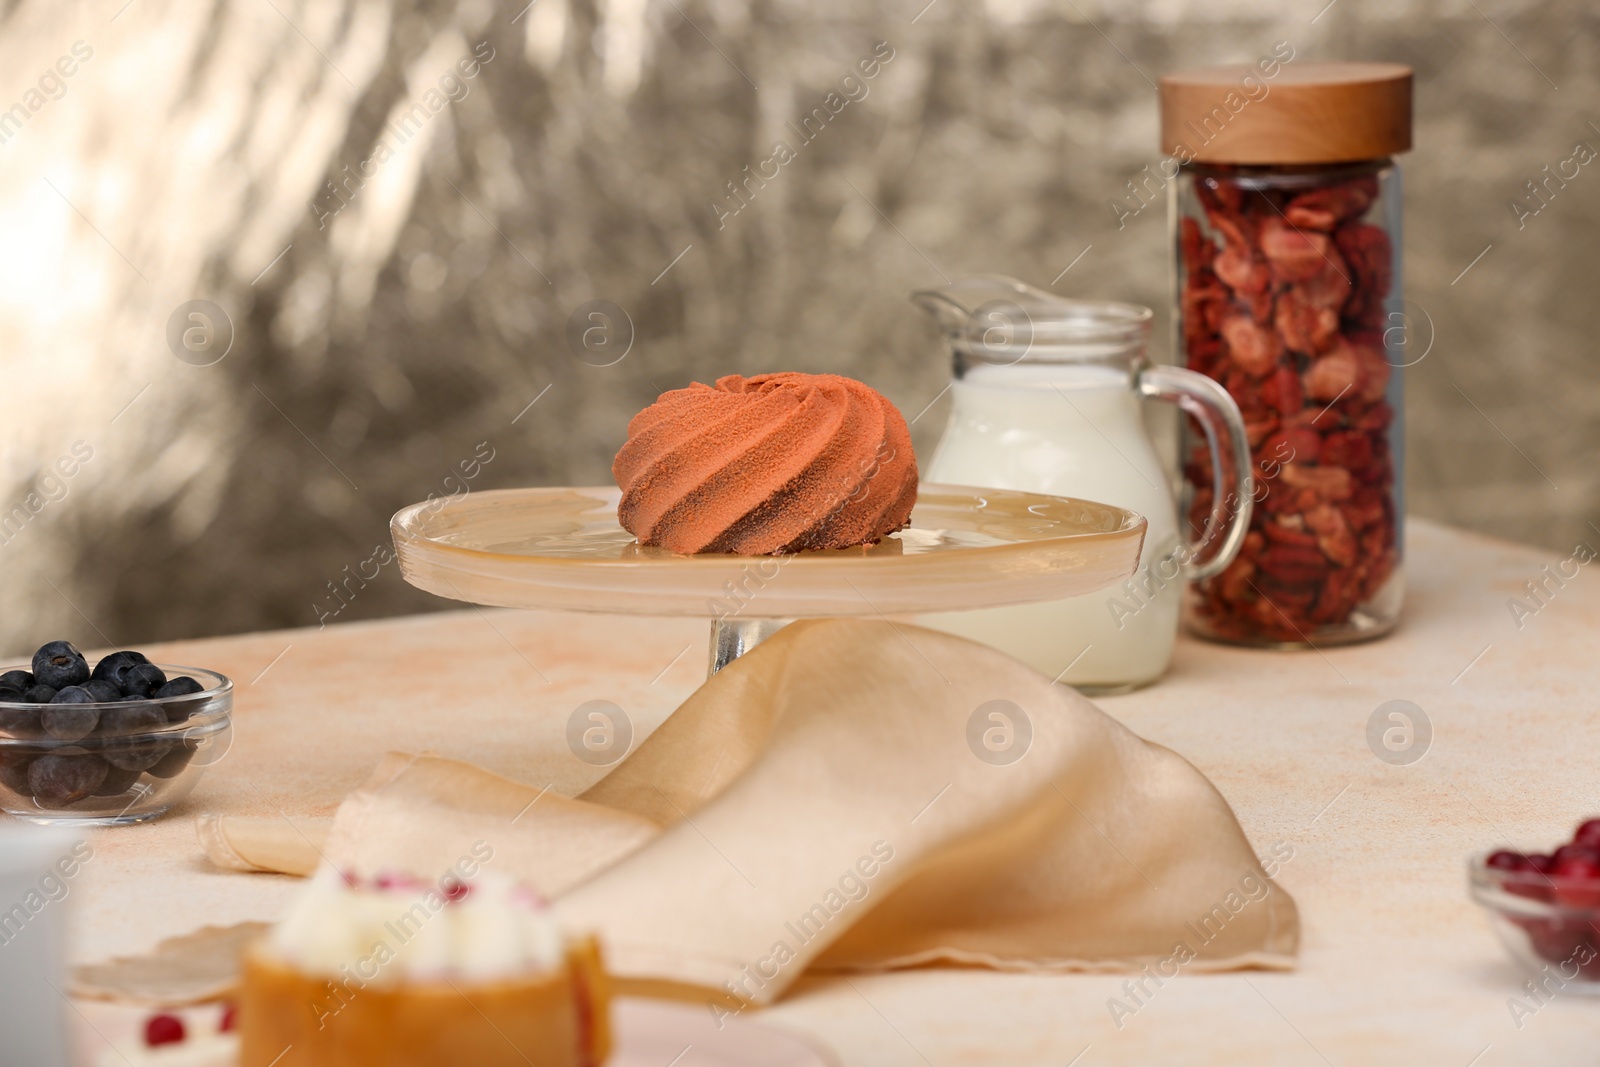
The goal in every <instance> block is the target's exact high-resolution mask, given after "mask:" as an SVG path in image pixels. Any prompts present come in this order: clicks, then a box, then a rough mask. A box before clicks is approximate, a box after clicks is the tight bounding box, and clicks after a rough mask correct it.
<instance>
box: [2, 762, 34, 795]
mask: <svg viewBox="0 0 1600 1067" xmlns="http://www.w3.org/2000/svg"><path fill="white" fill-rule="evenodd" d="M33 758H34V755H33V753H31V752H0V786H5V787H6V788H7V789H9V790H11V791H12V792H13V793H20V794H22V795H23V796H25V797H31V796H32V795H33V790H32V789H30V788H29V787H28V766H29V765H30V764H32V763H33Z"/></svg>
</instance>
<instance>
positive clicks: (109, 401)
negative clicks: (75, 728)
mask: <svg viewBox="0 0 1600 1067" xmlns="http://www.w3.org/2000/svg"><path fill="white" fill-rule="evenodd" d="M916 6H917V5H912V7H911V8H907V9H905V10H902V9H900V7H899V6H898V5H891V4H886V3H885V4H868V5H866V6H865V7H863V6H862V5H860V4H850V5H846V4H844V3H843V2H842V0H836V2H832V3H824V4H822V5H820V6H818V5H815V4H812V5H801V4H798V3H755V4H742V3H715V4H713V3H699V2H696V3H685V4H682V5H675V4H651V3H646V2H645V0H611V2H609V3H606V4H604V5H595V4H593V3H588V2H579V0H536V2H535V3H533V4H531V5H528V6H523V5H522V4H520V3H511V4H498V3H491V2H488V0H462V2H461V3H445V2H437V0H436V2H431V3H430V2H423V3H417V4H398V3H394V2H393V0H318V2H315V3H312V2H305V3H301V4H298V5H297V4H291V3H282V4H279V5H276V6H274V5H271V4H259V3H254V2H251V0H225V2H224V0H217V2H207V0H172V2H171V3H169V4H167V5H166V6H165V7H164V8H163V7H160V6H158V5H147V4H134V5H130V6H126V7H123V8H122V9H121V10H120V11H119V10H117V6H116V5H105V10H103V11H98V12H93V13H91V12H89V11H87V10H86V9H85V10H83V11H78V10H77V9H76V7H75V8H74V10H73V11H72V12H67V11H65V10H63V9H61V7H60V5H56V4H51V3H48V2H45V0H22V2H20V3H17V4H13V5H11V6H10V8H9V9H8V11H7V12H6V14H5V15H4V16H3V18H4V23H3V26H4V33H3V34H0V58H3V60H4V69H7V70H11V71H14V72H23V73H24V74H26V75H27V76H22V75H21V74H19V76H18V77H16V78H14V79H13V85H12V89H11V90H10V92H11V93H12V94H13V95H14V99H9V98H8V99H0V230H3V232H4V233H5V234H6V235H7V242H6V247H5V253H4V256H3V258H0V330H3V331H4V335H5V338H6V341H7V343H6V344H5V345H4V348H3V349H0V352H3V354H0V360H3V361H4V367H5V382H6V385H7V388H6V389H4V390H3V391H0V419H3V421H4V427H5V429H4V434H5V438H4V440H5V443H6V448H5V450H4V465H3V467H0V491H3V493H4V496H3V498H0V581H3V588H4V589H5V591H6V600H5V603H6V607H7V609H8V610H7V611H6V612H5V613H4V614H3V616H0V630H3V636H4V637H5V638H6V639H7V641H8V643H9V644H10V645H11V646H13V647H17V648H26V647H31V646H32V645H34V644H37V643H38V642H39V641H41V640H43V639H44V638H45V637H54V636H58V635H65V636H71V637H73V638H74V639H76V640H79V641H80V642H82V643H84V644H107V645H128V644H133V643H137V642H142V641H149V640H153V639H159V638H163V637H172V636H179V635H200V634H208V633H220V632H229V631H238V630H248V629H261V628H268V627H281V626H302V625H310V626H314V625H317V624H318V622H319V620H321V621H323V622H327V621H331V620H333V619H337V620H339V621H345V620H348V619H352V618H360V617H370V616H375V615H383V614H391V613H395V612H402V611H416V610H426V609H430V608H437V607H441V606H445V605H443V604H441V603H440V602H438V601H436V600H434V599H433V598H431V597H428V596H426V595H424V594H421V593H418V592H416V591H414V590H411V589H409V588H408V587H407V586H405V584H404V583H403V582H402V581H401V580H400V579H399V576H398V574H397V573H396V568H395V567H393V566H392V565H390V562H391V560H392V553H390V552H389V549H388V531H387V521H388V518H389V516H390V515H391V514H392V513H393V512H394V511H395V510H397V509H398V508H399V507H401V506H403V505H404V504H407V503H410V502H412V501H415V500H420V499H424V498H426V497H427V496H428V495H429V494H430V493H440V492H452V491H457V490H458V489H460V490H465V489H467V488H472V489H477V488H486V487H495V486H505V485H518V484H539V483H545V484H553V483H595V482H604V481H606V480H608V477H609V462H610V458H611V455H612V453H613V452H614V451H615V449H616V447H617V446H618V445H619V444H620V442H621V441H622V439H623V437H624V434H625V429H626V425H627V420H628V418H629V417H630V416H631V415H632V414H633V413H634V412H635V411H637V410H638V409H639V408H641V407H643V406H644V405H645V404H646V403H648V402H649V401H650V400H651V399H653V398H654V397H655V395H656V394H657V393H658V392H660V391H661V390H664V389H667V388H673V387H676V386H680V385H682V384H684V383H686V382H688V381H690V380H695V379H699V380H710V379H712V378H714V377H715V376H717V375H719V374H724V373H733V372H740V373H754V372H759V371H764V370H774V369H795V370H806V371H822V370H829V371H837V372H842V373H847V374H851V375H854V376H857V377H860V378H863V379H865V380H867V381H869V382H870V383H872V384H873V385H875V386H877V387H878V388H880V389H882V390H883V391H884V392H886V393H887V394H888V395H889V396H890V397H891V398H892V399H894V400H895V401H896V402H897V403H898V404H899V405H900V406H901V408H902V409H903V410H904V411H905V412H906V413H907V415H908V417H909V416H917V421H916V424H915V426H914V432H915V434H916V441H917V444H918V447H919V448H920V449H924V450H925V449H928V448H930V447H931V446H932V444H933V442H934V440H935V439H936V438H937V435H938V432H939V429H940V427H941V425H942V422H943V419H944V414H945V410H944V407H943V406H942V404H935V405H933V406H932V407H931V408H930V407H929V404H930V402H931V401H933V400H934V399H935V398H936V397H937V396H938V395H939V392H940V390H941V389H942V388H943V385H944V383H945V381H946V379H947V368H946V366H945V365H944V356H943V351H942V346H941V345H940V344H939V343H938V342H937V341H936V339H935V338H933V337H932V336H931V335H930V334H929V333H927V332H926V328H925V327H924V326H923V325H922V324H921V322H920V321H919V315H918V313H917V312H916V311H915V310H914V309H913V308H912V307H911V306H910V305H909V304H908V303H907V301H906V299H905V297H906V294H907V293H908V292H909V291H910V290H912V289H913V288H917V287H921V286H927V285H930V284H937V283H939V282H941V281H942V280H945V279H947V278H950V277H954V276H956V275H959V274H963V273H969V272H975V271H980V270H1002V271H1005V272H1007V273H1011V274H1016V275H1018V276H1021V277H1024V278H1027V279H1029V280H1031V281H1034V282H1035V283H1037V284H1053V285H1054V289H1055V291H1057V292H1063V293H1069V294H1074V295H1098V296H1109V297H1116V298H1120V299H1127V300H1135V301H1139V302H1143V303H1148V304H1151V305H1153V306H1155V307H1156V308H1157V309H1158V313H1160V314H1165V309H1166V306H1167V304H1168V302H1169V293H1168V289H1167V285H1168V281H1167V277H1168V276H1167V236H1166V230H1165V222H1164V218H1165V209H1164V207H1163V206H1161V205H1153V209H1151V210H1143V209H1141V210H1140V211H1138V212H1135V213H1133V214H1131V215H1130V214H1129V212H1128V210H1127V208H1126V207H1125V206H1124V208H1123V209H1122V210H1121V211H1119V210H1118V208H1117V206H1116V205H1117V203H1118V202H1122V203H1124V205H1125V204H1126V202H1127V201H1126V197H1127V196H1128V195H1130V191H1131V190H1132V189H1133V188H1134V186H1133V185H1130V184H1129V183H1130V182H1138V183H1142V182H1143V181H1144V176H1143V174H1142V173H1141V167H1143V166H1145V165H1147V164H1152V163H1153V162H1155V161H1156V160H1157V159H1158V158H1159V154H1158V152H1157V137H1156V111H1155V91H1154V88H1153V85H1152V84H1151V81H1152V79H1153V78H1154V77H1155V76H1157V75H1158V74H1159V73H1160V72H1161V71H1162V70H1165V69H1171V68H1174V67H1178V66H1185V65H1193V64H1196V63H1204V62H1216V61H1223V60H1243V59H1248V58H1251V57H1253V56H1255V55H1257V54H1260V53H1261V52H1263V51H1265V50H1269V49H1271V48H1272V47H1273V45H1274V43H1275V42H1279V41H1282V42H1286V43H1287V45H1288V46H1289V47H1291V48H1293V49H1294V50H1295V52H1296V54H1297V55H1299V56H1300V57H1302V58H1346V57H1363V58H1376V59H1393V60H1398V61H1402V62H1408V63H1411V64H1413V65H1415V66H1416V67H1417V69H1418V73H1419V86H1420V90H1419V126H1418V138H1417V140H1418V144H1419V150H1418V151H1417V152H1415V153H1414V154H1413V157H1412V158H1411V159H1409V160H1407V178H1408V181H1409V183H1410V184H1409V187H1408V225H1409V227H1410V229H1409V232H1408V235H1407V256H1408V260H1407V263H1408V275H1409V276H1408V278H1407V288H1408V293H1409V295H1410V296H1411V297H1412V298H1413V300H1414V301H1415V302H1416V303H1417V305H1418V306H1419V307H1420V308H1422V309H1424V310H1425V311H1426V312H1427V316H1428V319H1429V320H1430V321H1431V322H1432V323H1433V324H1434V328H1435V329H1436V331H1437V335H1436V337H1435V339H1434V344H1435V349H1434V351H1433V354H1432V355H1431V356H1430V358H1429V359H1427V360H1425V361H1424V362H1423V363H1421V364H1419V365H1418V366H1417V367H1415V368H1414V369H1413V371H1412V372H1411V373H1412V384H1411V391H1410V404H1411V411H1410V413H1409V415H1410V428H1411V440H1410V448H1409V453H1408V455H1409V459H1410V471H1409V474H1410V486H1409V488H1410V493H1411V501H1412V505H1413V510H1414V511H1416V512H1420V513H1422V514H1427V515H1433V516H1438V517H1442V518H1445V519H1448V520H1451V521H1455V522H1460V523H1464V524H1466V525H1471V526H1474V527H1477V528H1479V529H1482V530H1486V531H1490V532H1494V533H1499V534H1503V535H1507V536H1513V537H1524V538H1528V539H1533V540H1538V541H1541V542H1544V543H1546V544H1549V545H1552V546H1556V547H1560V546H1566V547H1570V542H1571V541H1572V540H1573V539H1574V538H1576V537H1578V536H1580V533H1579V532H1580V531H1581V530H1584V529H1586V526H1585V525H1584V522H1585V519H1586V517H1587V515H1588V514H1589V513H1590V512H1591V511H1592V510H1593V503H1594V497H1595V495H1596V492H1597V489H1596V487H1595V485H1594V480H1593V479H1592V477H1590V476H1588V475H1587V474H1584V473H1582V472H1583V471H1586V470H1587V467H1586V466H1584V467H1580V466H1579V457H1580V456H1582V454H1583V453H1584V451H1585V449H1584V448H1583V447H1582V445H1585V444H1589V443H1590V442H1592V440H1593V438H1594V436H1595V427H1596V424H1597V419H1600V411H1596V410H1595V409H1596V408H1597V407H1600V392H1596V391H1595V390H1588V389H1563V388H1551V386H1553V385H1557V384H1559V383H1561V382H1563V381H1569V380H1580V381H1581V380H1587V379H1586V378H1584V377H1582V376H1584V375H1590V374H1592V370H1591V368H1590V367H1589V366H1588V363H1589V359H1588V354H1587V349H1586V347H1585V343H1584V342H1585V340H1586V339H1587V338H1588V337H1590V336H1592V335H1593V334H1594V332H1595V329H1596V327H1597V325H1600V323H1597V322H1596V316H1597V315H1600V311H1597V310H1596V309H1595V305H1594V304H1593V302H1592V301H1591V300H1589V299H1588V295H1589V293H1590V292H1592V290H1593V287H1594V282H1595V277H1594V272H1595V260H1594V257H1593V254H1592V253H1590V252H1589V251H1588V250H1589V249H1590V248H1592V247H1594V241H1593V231H1594V227H1595V221H1596V218H1597V215H1600V208H1597V205H1600V181H1597V180H1595V179H1594V178H1593V176H1592V175H1591V174H1589V170H1590V169H1592V168H1584V169H1582V170H1581V171H1580V173H1579V174H1578V175H1577V176H1575V177H1573V178H1571V179H1570V180H1567V181H1565V182H1564V183H1562V184H1560V185H1558V186H1549V185H1547V186H1544V187H1543V188H1545V189H1546V193H1544V194H1539V201H1538V203H1539V206H1538V209H1537V210H1536V211H1535V210H1533V208H1532V207H1531V204H1532V203H1533V201H1529V200H1526V199H1524V201H1523V202H1524V204H1525V205H1526V206H1525V208H1524V210H1523V211H1522V212H1521V213H1519V212H1518V211H1516V210H1515V209H1514V208H1512V207H1511V206H1510V205H1511V204H1512V203H1513V201H1514V200H1515V198H1518V197H1523V198H1526V197H1527V196H1529V195H1530V189H1529V188H1527V187H1526V185H1525V183H1526V182H1528V181H1533V180H1535V179H1542V178H1543V176H1544V172H1543V171H1542V170H1541V168H1542V167H1543V166H1544V165H1546V164H1550V165H1551V166H1556V165H1557V164H1559V163H1560V161H1562V160H1565V159H1567V158H1569V157H1570V156H1572V155H1573V153H1574V151H1575V150H1574V147H1573V145H1574V142H1584V143H1588V144H1600V130H1597V129H1596V128H1593V127H1591V126H1590V125H1589V124H1588V122H1587V119H1589V118H1596V119H1597V120H1600V114H1597V115H1595V116H1588V115H1586V114H1584V113H1581V112H1580V111H1579V110H1577V108H1578V107H1579V105H1580V104H1581V102H1582V101H1583V100H1584V99H1585V95H1584V87H1585V86H1586V85H1592V83H1593V81H1594V78H1595V70H1596V62H1595V55H1594V51H1595V49H1596V47H1597V44H1596V42H1597V41H1600V35H1596V34H1595V33H1592V32H1588V33H1574V32H1572V31H1573V27H1574V26H1576V25H1580V24H1581V26H1584V27H1588V28H1589V29H1591V30H1592V29H1593V28H1594V27H1595V22H1596V18H1595V15H1594V14H1592V13H1590V12H1588V11H1587V10H1586V9H1585V8H1583V7H1582V6H1581V5H1579V4H1578V3H1575V2H1568V3H1563V4H1557V5H1544V6H1541V7H1537V8H1535V7H1532V6H1530V7H1527V8H1526V9H1525V10H1522V11H1520V12H1516V13H1512V14H1509V15H1505V16H1497V19H1498V21H1497V22H1496V23H1495V24H1493V25H1491V24H1489V23H1487V21H1486V20H1485V19H1484V18H1482V17H1480V15H1479V14H1478V13H1476V12H1475V11H1473V10H1471V9H1466V10H1464V11H1463V12H1457V11H1455V10H1454V9H1451V10H1450V12H1448V13H1442V12H1441V13H1430V12H1428V11H1425V10H1424V9H1423V8H1418V9H1416V13H1415V14H1413V15H1408V16H1406V17H1402V18H1396V17H1393V16H1392V13H1386V8H1385V5H1384V4H1383V3H1382V2H1381V0H1342V2H1341V3H1339V4H1338V5H1337V6H1334V7H1332V8H1331V9H1330V10H1326V11H1324V12H1323V13H1322V14H1321V15H1318V16H1317V18H1316V20H1315V21H1314V22H1313V21H1309V20H1310V17H1311V16H1310V14H1307V15H1306V16H1305V17H1304V18H1301V17H1299V16H1296V18H1295V19H1293V20H1284V19H1282V18H1281V17H1280V13H1279V5H1276V4H1272V3H1269V2H1268V0H1242V2H1240V3H1237V4H1234V5H1231V7H1230V8H1229V11H1230V12H1231V14H1230V15H1229V16H1228V17H1226V18H1222V17H1219V16H1216V15H1214V14H1211V13H1209V12H1208V10H1207V9H1206V7H1205V5H1201V4H1198V3H1189V2H1187V0H1180V3H1179V4H1177V5H1176V6H1174V5H1172V4H1163V5H1160V7H1159V10H1158V8H1157V7H1156V6H1155V5H1146V6H1148V8H1149V10H1148V11H1144V10H1141V9H1140V8H1138V7H1136V6H1134V5H1128V6H1126V7H1125V8H1119V9H1118V12H1117V13H1116V14H1115V15H1109V14H1108V15H1104V16H1100V15H1094V16H1093V17H1094V18H1095V20H1096V21H1095V24H1094V25H1090V24H1088V23H1087V22H1086V20H1085V18H1084V16H1083V15H1082V14H1080V13H1079V12H1078V8H1076V7H1074V6H1073V5H1071V4H1065V5H1057V4H1054V3H1044V2H1040V3H1030V2H1028V0H1007V2H1000V0H993V2H990V3H988V4H986V5H981V6H979V7H973V6H972V5H969V4H956V3H953V2H950V0H946V2H944V3H939V4H936V5H930V6H929V7H928V8H926V9H924V10H923V11H922V12H921V13H920V14H918V12H917V11H916V10H914V8H915V7H916ZM1175 13H1176V17H1174V15H1175ZM1157 14H1160V15H1161V18H1159V19H1158V18H1156V17H1155V16H1156V15H1157ZM1380 15H1381V16H1382V17H1381V18H1380V17H1379V16H1380ZM1507 36H1509V38H1510V39H1511V40H1513V41H1515V42H1516V49H1517V50H1520V51H1521V52H1523V53H1524V54H1525V55H1523V56H1519V55H1518V54H1517V51H1516V50H1513V49H1512V48H1511V47H1509V46H1508V44H1507V39H1506V38H1507ZM34 72H36V74H35V73H34ZM1553 85H1561V86H1562V87H1563V88H1565V87H1566V86H1569V85H1570V86H1572V87H1573V91H1572V92H1571V93H1567V92H1562V93H1559V94H1558V93H1556V92H1555V91H1554V89H1553V88H1552V86H1553ZM1590 95H1591V96H1592V94H1590ZM7 108H9V110H6V109H7ZM1591 181H1594V182H1595V184H1594V185H1593V186H1591V185H1590V184H1589V183H1590V182H1591ZM1485 246H1491V247H1489V248H1488V249H1487V250H1485ZM1480 253H1481V257H1482V258H1481V259H1479V260H1474V258H1473V257H1474V256H1479V255H1480ZM1469 262H1470V263H1471V264H1472V266H1471V267H1470V270H1468V271H1467V272H1466V273H1465V274H1464V275H1462V276H1460V277H1458V273H1459V272H1461V271H1462V269H1463V268H1464V267H1467V266H1468V265H1469ZM1063 268H1068V269H1065V270H1064V269H1063ZM1052 279H1054V281H1053V283H1052ZM1452 279H1456V282H1455V283H1454V284H1452ZM599 302H603V303H599ZM1164 336H1165V332H1164V330H1162V329H1159V328H1158V331H1157V337H1158V338H1161V337H1164ZM1508 353H1515V358H1514V359H1511V358H1508ZM919 412H920V413H921V414H920V415H917V413H919ZM469 470H470V472H471V473H470V474H469V473H468V472H469ZM1556 486H1559V489H1558V488H1556ZM352 576H354V580H352Z"/></svg>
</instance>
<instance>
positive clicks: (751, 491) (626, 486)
mask: <svg viewBox="0 0 1600 1067" xmlns="http://www.w3.org/2000/svg"><path fill="white" fill-rule="evenodd" d="M611 473H612V475H613V476H614V477H615V478H616V480H617V485H618V486H619V487H620V488H621V489H622V500H621V503H620V504H619V505H618V508H617V519H618V521H619V522H620V523H621V524H622V526H623V528H624V529H626V530H627V531H628V532H629V533H631V534H633V535H634V536H635V537H637V538H638V539H639V543H640V544H644V545H654V546H658V547H661V548H665V549H668V550H670V551H672V552H679V553H683V554H689V553H694V552H735V553H738V554H740V555H750V556H759V555H770V554H773V553H779V552H797V551H800V550H802V549H818V548H849V547H850V546H852V545H867V544H873V543H875V542H877V541H878V540H880V539H881V538H883V537H884V536H885V535H886V534H890V533H893V532H894V531H896V530H899V529H903V528H904V527H905V525H906V523H907V522H908V521H909V519H910V517H911V507H912V505H913V504H915V503H916V501H917V460H916V456H915V455H914V454H913V453H912V451H911V434H910V432H909V431H908V430H907V428H906V420H905V419H904V418H902V417H901V415H900V412H899V411H898V410H897V409H896V408H895V406H894V405H893V404H891V403H889V401H888V400H887V399H885V398H884V396H883V395H882V394H881V393H879V392H877V391H876V390H874V389H872V388H870V387H869V386H866V385H863V384H861V383H860V382H858V381H854V380H852V379H850V378H841V377H839V376H838V375H836V374H793V373H783V374H760V375H757V376H756V377H754V378H742V377H740V376H739V375H736V374H734V375H729V376H727V377H725V378H719V379H717V384H716V385H715V386H709V385H701V384H699V383H698V382H697V383H695V384H693V385H691V386H689V387H688V388H687V389H674V390H672V391H670V392H667V393H663V394H661V396H660V398H659V399H657V400H656V402H655V403H654V404H651V405H650V406H649V407H647V408H645V409H644V410H643V411H641V412H639V414H637V415H635V416H634V417H633V421H632V422H630V423H629V424H628V442H627V444H625V445H623V446H622V450H621V451H620V452H618V453H617V458H616V461H615V462H614V463H612V465H611Z"/></svg>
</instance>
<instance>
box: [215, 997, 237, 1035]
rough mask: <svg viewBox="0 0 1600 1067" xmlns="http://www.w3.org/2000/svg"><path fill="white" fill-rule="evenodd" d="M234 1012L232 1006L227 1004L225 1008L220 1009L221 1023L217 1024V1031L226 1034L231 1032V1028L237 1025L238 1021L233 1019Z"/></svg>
mask: <svg viewBox="0 0 1600 1067" xmlns="http://www.w3.org/2000/svg"><path fill="white" fill-rule="evenodd" d="M234 1012H235V1008H234V1006H233V1005H232V1004H229V1005H228V1006H227V1007H225V1008H223V1009H222V1022H220V1023H218V1024H217V1029H218V1030H221V1031H222V1032H223V1033H225V1034H226V1033H229V1032H230V1031H232V1030H233V1028H234V1027H235V1026H237V1025H238V1019H237V1018H236V1017H235V1014H234Z"/></svg>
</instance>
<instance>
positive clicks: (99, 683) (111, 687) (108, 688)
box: [83, 678, 122, 704]
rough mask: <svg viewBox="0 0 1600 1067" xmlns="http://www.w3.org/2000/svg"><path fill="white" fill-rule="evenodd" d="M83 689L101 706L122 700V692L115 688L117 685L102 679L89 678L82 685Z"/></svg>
mask: <svg viewBox="0 0 1600 1067" xmlns="http://www.w3.org/2000/svg"><path fill="white" fill-rule="evenodd" d="M83 689H84V691H85V692H87V693H88V694H89V695H90V696H92V697H94V698H95V700H97V701H99V702H100V703H102V704H110V703H112V702H113V701H117V700H121V699H122V690H120V689H118V688H117V684H116V683H115V682H108V681H106V680H105V679H104V678H90V679H89V680H88V681H87V682H84V683H83Z"/></svg>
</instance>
